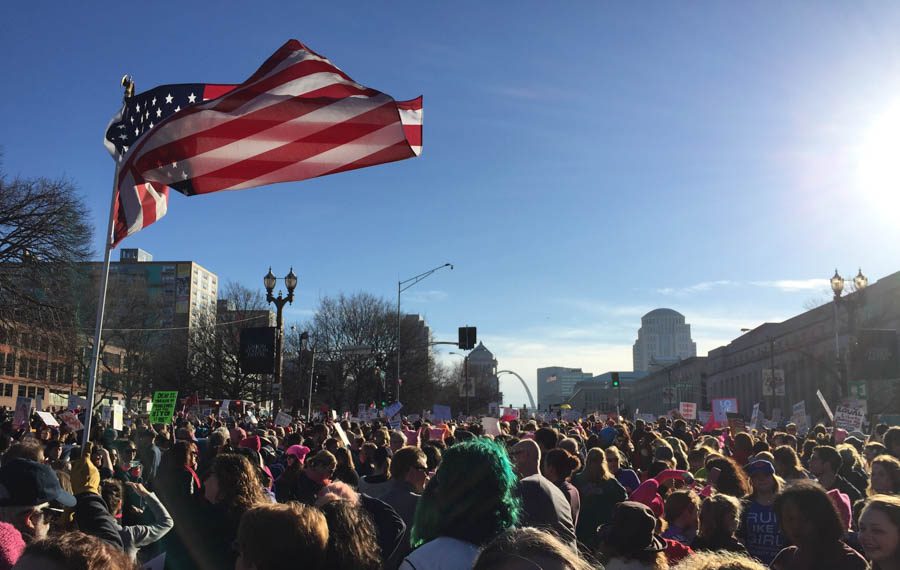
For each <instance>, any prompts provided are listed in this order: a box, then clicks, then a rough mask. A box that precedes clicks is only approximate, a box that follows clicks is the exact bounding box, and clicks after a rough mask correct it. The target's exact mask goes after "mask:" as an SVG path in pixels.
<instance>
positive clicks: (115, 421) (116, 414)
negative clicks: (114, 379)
mask: <svg viewBox="0 0 900 570" xmlns="http://www.w3.org/2000/svg"><path fill="white" fill-rule="evenodd" d="M123 416H124V408H123V407H122V404H113V406H112V427H113V429H115V430H119V431H121V430H122V417H123Z"/></svg>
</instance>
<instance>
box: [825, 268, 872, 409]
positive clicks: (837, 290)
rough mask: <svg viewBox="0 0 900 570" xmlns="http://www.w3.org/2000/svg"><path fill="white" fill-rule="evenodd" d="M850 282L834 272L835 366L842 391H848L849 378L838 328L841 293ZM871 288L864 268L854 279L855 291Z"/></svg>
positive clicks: (832, 280) (832, 278) (832, 287)
mask: <svg viewBox="0 0 900 570" xmlns="http://www.w3.org/2000/svg"><path fill="white" fill-rule="evenodd" d="M847 281H850V280H849V279H844V278H843V277H842V276H841V274H840V273H839V272H838V270H837V269H835V270H834V275H833V276H832V277H831V291H832V292H833V293H834V361H835V366H836V367H837V371H838V378H839V382H840V388H839V390H840V391H844V392H845V391H846V390H847V387H848V385H847V381H848V380H849V379H848V378H846V377H845V374H844V367H843V365H842V363H841V342H840V327H839V326H838V306H839V305H840V303H841V300H842V297H841V293H842V292H843V291H844V283H846V282H847ZM868 286H869V278H868V277H866V276H865V275H863V272H862V268H860V270H859V271H858V272H857V274H856V277H854V278H853V287H854V291H862V290H864V289H865V288H866V287H868Z"/></svg>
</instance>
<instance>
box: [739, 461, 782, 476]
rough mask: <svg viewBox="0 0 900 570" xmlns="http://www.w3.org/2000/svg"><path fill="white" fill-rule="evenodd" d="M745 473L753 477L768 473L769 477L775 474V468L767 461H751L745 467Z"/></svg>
mask: <svg viewBox="0 0 900 570" xmlns="http://www.w3.org/2000/svg"><path fill="white" fill-rule="evenodd" d="M744 471H746V472H747V475H750V476H753V475H755V474H756V473H768V474H769V475H774V474H775V466H774V465H772V463H771V462H770V461H766V460H765V459H757V460H756V461H751V462H750V463H748V464H747V465H746V466H745V467H744Z"/></svg>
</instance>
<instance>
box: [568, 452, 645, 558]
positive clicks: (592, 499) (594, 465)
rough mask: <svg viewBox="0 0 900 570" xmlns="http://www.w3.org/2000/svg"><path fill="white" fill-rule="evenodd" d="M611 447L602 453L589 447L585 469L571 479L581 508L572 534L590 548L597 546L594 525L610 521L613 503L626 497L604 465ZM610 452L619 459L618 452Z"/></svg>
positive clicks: (595, 527) (618, 483)
mask: <svg viewBox="0 0 900 570" xmlns="http://www.w3.org/2000/svg"><path fill="white" fill-rule="evenodd" d="M611 449H612V448H610V449H607V450H606V451H605V452H604V450H602V449H600V448H596V447H595V448H593V449H591V450H589V451H588V453H587V458H586V459H585V462H584V469H582V470H581V472H580V473H578V474H576V475H575V477H574V478H573V479H572V481H573V482H574V483H575V486H576V487H577V488H578V492H579V493H580V498H581V511H580V514H579V517H578V523H577V525H576V527H575V534H576V536H577V538H578V541H579V542H582V543H584V544H586V545H588V546H590V547H593V546H596V544H592V542H593V541H595V540H596V537H597V527H599V526H601V525H604V524H606V523H608V522H609V521H610V520H612V513H613V509H614V508H615V506H616V503H620V502H622V501H624V500H625V499H626V498H627V495H626V492H625V489H624V488H622V485H621V484H620V482H619V481H618V480H617V479H616V478H615V477H613V476H612V473H610V469H609V468H608V466H607V459H608V457H609V456H610V450H611ZM612 455H614V456H616V457H617V461H618V457H619V453H618V452H614V453H612ZM636 477H637V476H635V478H636Z"/></svg>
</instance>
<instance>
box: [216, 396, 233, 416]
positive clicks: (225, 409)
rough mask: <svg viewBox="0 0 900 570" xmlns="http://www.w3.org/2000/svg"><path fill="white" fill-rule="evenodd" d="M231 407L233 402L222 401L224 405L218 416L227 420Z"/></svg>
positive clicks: (220, 408)
mask: <svg viewBox="0 0 900 570" xmlns="http://www.w3.org/2000/svg"><path fill="white" fill-rule="evenodd" d="M229 406H231V400H222V405H221V406H219V412H218V416H219V417H220V418H227V417H228V416H229V415H231V414H230V410H229Z"/></svg>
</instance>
